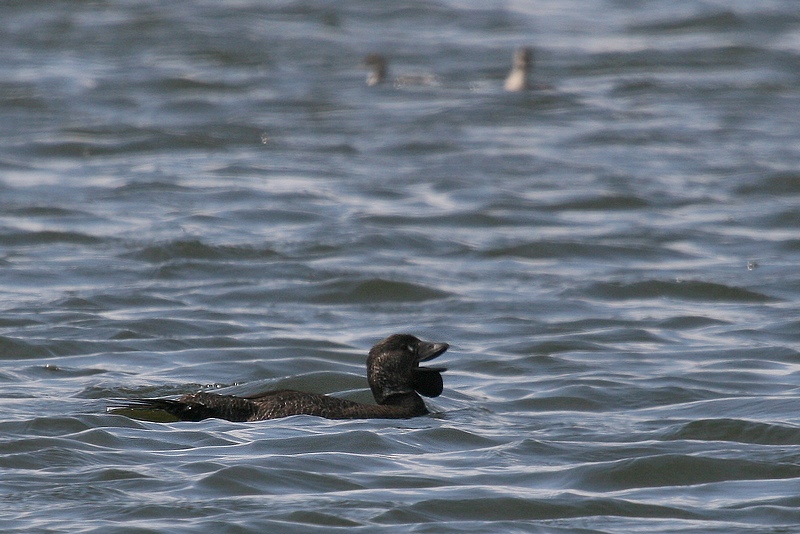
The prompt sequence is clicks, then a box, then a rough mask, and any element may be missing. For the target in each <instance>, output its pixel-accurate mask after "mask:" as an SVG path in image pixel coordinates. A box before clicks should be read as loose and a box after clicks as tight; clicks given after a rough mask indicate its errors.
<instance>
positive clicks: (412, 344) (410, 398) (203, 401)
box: [109, 334, 449, 422]
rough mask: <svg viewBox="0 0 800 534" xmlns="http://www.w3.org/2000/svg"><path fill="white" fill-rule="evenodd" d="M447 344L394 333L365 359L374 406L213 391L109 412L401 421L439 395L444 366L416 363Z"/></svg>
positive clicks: (296, 395)
mask: <svg viewBox="0 0 800 534" xmlns="http://www.w3.org/2000/svg"><path fill="white" fill-rule="evenodd" d="M448 347H449V345H448V344H447V343H431V342H426V341H422V340H420V339H418V338H416V337H414V336H412V335H409V334H394V335H391V336H389V337H387V338H386V339H384V340H383V341H381V342H379V343H378V344H376V345H375V346H374V347H372V349H371V350H370V352H369V356H368V357H367V380H368V382H369V385H370V389H371V390H372V394H373V397H375V401H376V403H377V404H365V403H359V402H354V401H351V400H347V399H341V398H338V397H332V396H330V395H321V394H317V393H308V392H304V391H295V390H277V391H267V392H264V393H257V394H255V395H248V396H243V397H238V396H234V395H219V394H216V393H207V392H199V393H191V394H188V395H184V396H182V397H180V398H178V399H131V400H129V401H126V403H125V404H124V405H123V406H118V407H113V408H110V409H109V411H111V412H112V413H125V414H126V415H127V414H128V413H129V412H130V411H133V412H136V411H141V410H147V411H152V410H161V411H163V412H166V413H168V414H169V415H171V416H172V417H173V418H176V419H177V420H180V421H201V420H203V419H209V418H218V419H226V420H228V421H242V422H243V421H262V420H266V419H277V418H280V417H288V416H290V415H314V416H318V417H325V418H328V419H366V418H384V419H402V418H409V417H417V416H420V415H425V414H427V413H428V409H427V407H426V406H425V402H424V401H423V400H422V398H421V397H420V395H425V396H426V397H437V396H439V395H440V394H441V393H442V389H443V383H442V377H441V373H442V372H444V371H445V369H444V368H441V367H437V368H429V367H420V366H419V363H420V362H424V361H428V360H432V359H433V358H436V357H438V356H440V355H441V354H443V353H444V352H445V351H446V350H447V349H448Z"/></svg>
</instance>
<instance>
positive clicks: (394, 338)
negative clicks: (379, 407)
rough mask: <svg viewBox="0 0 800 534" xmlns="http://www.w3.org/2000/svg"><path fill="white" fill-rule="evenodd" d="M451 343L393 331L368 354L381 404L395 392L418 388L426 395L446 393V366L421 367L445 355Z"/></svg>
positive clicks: (373, 385) (371, 379)
mask: <svg viewBox="0 0 800 534" xmlns="http://www.w3.org/2000/svg"><path fill="white" fill-rule="evenodd" d="M449 347H450V345H448V344H447V343H431V342H428V341H422V340H420V339H418V338H416V337H414V336H412V335H410V334H393V335H391V336H389V337H387V338H386V339H384V340H383V341H380V342H379V343H378V344H377V345H375V346H374V347H372V349H371V350H370V351H369V356H368V357H367V380H368V381H369V387H370V389H371V390H372V395H373V396H374V397H375V401H376V402H377V403H378V404H383V403H384V402H386V400H387V399H389V398H390V397H392V396H394V395H406V394H408V393H413V392H417V393H419V394H420V395H424V396H426V397H438V396H439V395H440V394H441V393H442V387H443V384H442V375H441V373H443V372H444V371H446V369H445V368H444V367H420V365H419V364H420V362H426V361H428V360H432V359H434V358H436V357H438V356H441V355H442V354H443V353H444V352H445V351H446V350H447V349H448V348H449Z"/></svg>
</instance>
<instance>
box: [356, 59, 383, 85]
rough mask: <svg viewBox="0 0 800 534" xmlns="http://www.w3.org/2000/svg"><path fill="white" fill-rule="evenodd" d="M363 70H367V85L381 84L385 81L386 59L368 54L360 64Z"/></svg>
mask: <svg viewBox="0 0 800 534" xmlns="http://www.w3.org/2000/svg"><path fill="white" fill-rule="evenodd" d="M361 64H362V65H363V66H364V68H366V69H368V70H369V74H368V75H367V85H369V86H373V85H378V84H379V83H383V81H384V80H386V72H387V70H388V67H387V63H386V58H385V57H383V56H382V55H380V54H370V55H368V56H367V57H365V58H364V61H362V63H361Z"/></svg>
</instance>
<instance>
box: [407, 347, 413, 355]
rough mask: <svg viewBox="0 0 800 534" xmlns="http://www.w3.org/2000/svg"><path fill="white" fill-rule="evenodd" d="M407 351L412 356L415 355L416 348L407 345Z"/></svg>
mask: <svg viewBox="0 0 800 534" xmlns="http://www.w3.org/2000/svg"><path fill="white" fill-rule="evenodd" d="M406 350H407V351H408V352H410V353H411V354H414V346H413V345H406Z"/></svg>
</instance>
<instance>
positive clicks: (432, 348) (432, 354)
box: [417, 341, 450, 362]
mask: <svg viewBox="0 0 800 534" xmlns="http://www.w3.org/2000/svg"><path fill="white" fill-rule="evenodd" d="M448 348H450V345H448V344H447V343H430V342H428V341H422V342H421V343H420V344H419V346H418V347H417V355H418V357H417V362H427V361H429V360H432V359H434V358H438V357H439V356H441V355H442V354H444V352H445V351H446V350H447V349H448Z"/></svg>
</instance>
